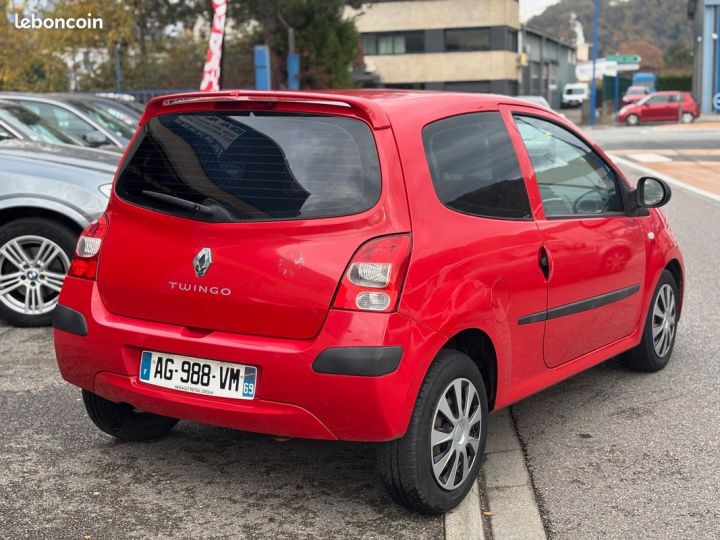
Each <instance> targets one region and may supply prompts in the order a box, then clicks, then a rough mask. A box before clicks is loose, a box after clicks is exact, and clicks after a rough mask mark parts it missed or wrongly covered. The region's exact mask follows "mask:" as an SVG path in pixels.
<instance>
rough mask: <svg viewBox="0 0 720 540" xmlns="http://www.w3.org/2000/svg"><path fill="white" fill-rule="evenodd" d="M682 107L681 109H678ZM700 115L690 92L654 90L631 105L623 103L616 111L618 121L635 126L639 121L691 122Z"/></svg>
mask: <svg viewBox="0 0 720 540" xmlns="http://www.w3.org/2000/svg"><path fill="white" fill-rule="evenodd" d="M680 107H682V110H681V109H680ZM698 116H700V107H698V104H697V102H696V101H695V100H694V99H693V97H692V95H691V94H690V92H672V91H667V92H656V93H654V94H650V95H648V96H646V97H644V98H643V99H641V100H640V101H638V102H637V103H635V104H633V105H625V106H624V107H623V108H622V109H620V112H619V113H618V117H617V120H618V122H624V123H627V124H628V125H630V126H636V125H638V124H639V123H640V122H677V121H678V120H680V121H681V122H682V123H684V124H689V123H690V122H693V121H694V120H695V119H696V118H697V117H698Z"/></svg>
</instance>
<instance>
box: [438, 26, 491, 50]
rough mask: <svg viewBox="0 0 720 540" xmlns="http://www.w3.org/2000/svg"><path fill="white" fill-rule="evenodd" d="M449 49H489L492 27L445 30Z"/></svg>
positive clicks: (447, 48) (446, 46) (446, 45)
mask: <svg viewBox="0 0 720 540" xmlns="http://www.w3.org/2000/svg"><path fill="white" fill-rule="evenodd" d="M445 50H447V51H489V50H490V29H489V28H471V29H467V30H445Z"/></svg>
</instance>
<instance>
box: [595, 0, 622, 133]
mask: <svg viewBox="0 0 720 540" xmlns="http://www.w3.org/2000/svg"><path fill="white" fill-rule="evenodd" d="M599 26H600V0H595V15H594V17H593V48H592V49H593V55H592V82H591V84H590V125H591V126H594V125H595V113H596V111H597V82H596V79H595V65H596V64H597V58H598V27H599ZM616 76H617V75H616Z"/></svg>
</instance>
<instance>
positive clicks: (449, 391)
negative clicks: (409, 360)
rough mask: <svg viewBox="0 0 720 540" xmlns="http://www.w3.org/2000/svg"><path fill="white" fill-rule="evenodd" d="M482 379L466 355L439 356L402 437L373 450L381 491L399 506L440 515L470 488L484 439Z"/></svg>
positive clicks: (447, 352) (485, 411) (485, 412)
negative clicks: (381, 485) (383, 488)
mask: <svg viewBox="0 0 720 540" xmlns="http://www.w3.org/2000/svg"><path fill="white" fill-rule="evenodd" d="M487 416H488V405H487V397H486V395H485V385H484V384H483V379H482V375H481V374H480V371H479V370H478V368H477V366H476V365H475V363H474V362H473V361H472V360H471V359H470V358H469V357H468V356H467V355H465V354H463V353H461V352H458V351H452V350H445V351H441V352H440V353H439V354H438V357H437V358H436V359H435V362H434V363H433V365H432V366H431V368H430V369H429V371H428V373H427V375H426V376H425V380H424V381H423V384H422V387H421V388H420V392H419V394H418V398H417V401H416V402H415V407H414V409H413V413H412V417H411V419H410V424H409V426H408V430H407V432H406V434H405V436H404V437H402V438H400V439H397V440H394V441H390V442H388V443H385V444H383V445H381V446H379V447H378V467H379V469H380V474H381V476H382V478H383V482H384V484H385V487H386V488H387V490H388V492H389V493H390V495H391V496H392V497H393V498H394V499H395V500H396V501H397V502H399V503H400V504H402V505H404V506H406V507H408V508H410V509H413V510H417V511H420V512H425V513H429V514H439V513H443V512H447V511H448V510H451V509H453V508H454V507H456V506H457V505H458V504H460V502H461V501H462V500H463V498H465V495H467V493H468V491H470V489H471V488H472V485H473V482H474V481H475V478H476V476H477V472H478V469H479V467H480V461H481V459H482V456H483V451H484V448H485V437H486V436H487Z"/></svg>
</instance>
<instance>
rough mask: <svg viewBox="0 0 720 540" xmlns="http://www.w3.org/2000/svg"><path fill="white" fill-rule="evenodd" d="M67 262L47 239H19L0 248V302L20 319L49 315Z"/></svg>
mask: <svg viewBox="0 0 720 540" xmlns="http://www.w3.org/2000/svg"><path fill="white" fill-rule="evenodd" d="M69 268H70V259H69V258H68V256H67V255H66V254H65V252H64V251H63V250H62V248H61V247H60V246H59V245H58V244H56V243H55V242H53V241H52V240H49V239H47V238H43V237H42V236H35V235H26V236H19V237H17V238H13V239H11V240H8V241H7V242H6V243H5V244H3V245H2V247H0V302H2V303H3V304H5V305H6V306H7V307H9V308H10V309H12V310H13V311H15V312H17V313H21V314H23V315H42V314H45V313H48V312H50V311H52V310H53V309H54V308H55V306H56V305H57V300H58V296H59V295H60V289H61V287H62V284H63V281H64V280H65V275H66V274H67V271H68V269H69Z"/></svg>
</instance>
